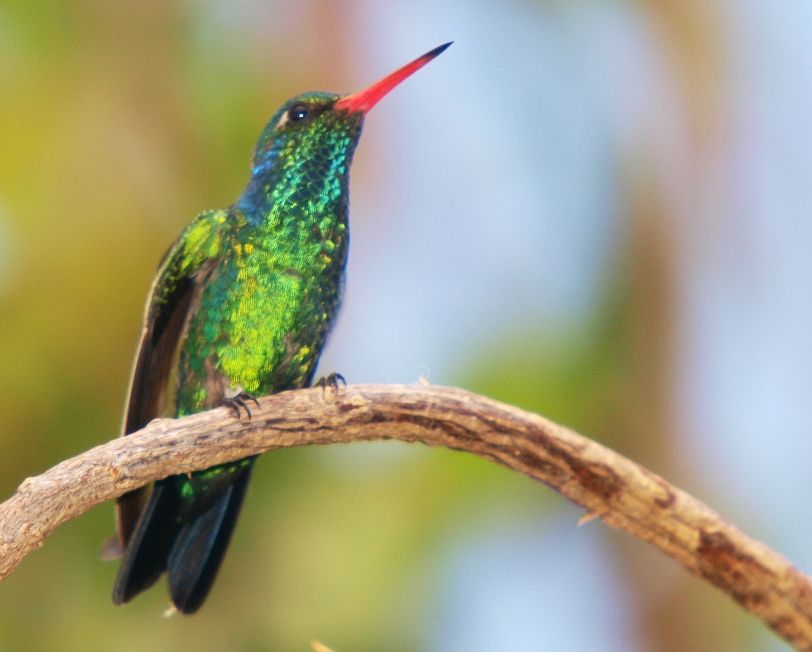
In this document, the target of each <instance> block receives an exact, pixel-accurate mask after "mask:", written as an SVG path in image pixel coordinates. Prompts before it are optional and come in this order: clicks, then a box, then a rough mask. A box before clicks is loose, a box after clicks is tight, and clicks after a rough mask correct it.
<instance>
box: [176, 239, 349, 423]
mask: <svg viewBox="0 0 812 652" xmlns="http://www.w3.org/2000/svg"><path fill="white" fill-rule="evenodd" d="M338 244H339V245H341V246H340V247H339V246H336V243H335V242H332V241H328V243H327V244H325V243H324V241H321V242H320V241H318V240H316V239H315V238H314V239H313V240H312V241H309V240H308V239H304V240H303V241H301V242H299V243H297V246H295V247H292V246H284V247H283V246H278V245H277V246H268V245H267V243H261V242H259V243H257V242H255V241H252V240H246V241H244V242H238V241H235V242H233V243H232V244H231V250H230V252H229V255H227V256H224V257H223V259H222V261H221V263H220V264H219V265H218V267H217V268H216V269H215V270H213V272H212V273H211V275H210V276H209V278H208V279H207V280H206V283H205V287H204V289H203V290H202V292H201V293H200V297H199V302H198V305H197V306H196V307H195V309H194V310H193V311H192V314H191V318H190V321H189V325H188V329H187V336H186V338H185V342H184V344H183V347H182V350H181V359H180V374H179V378H178V407H179V409H181V410H184V409H185V410H188V411H192V410H194V409H202V408H204V407H211V406H214V405H217V404H219V403H220V402H221V401H222V399H223V397H224V396H227V395H228V394H229V393H230V392H232V391H234V390H244V391H247V392H250V393H255V394H264V393H270V392H275V391H281V390H283V389H288V388H293V387H300V386H303V385H305V384H307V383H308V382H309V380H310V377H311V376H312V373H313V369H314V367H315V364H316V361H317V360H318V356H319V354H320V353H321V349H322V346H323V344H324V340H325V339H326V336H327V332H328V331H329V328H330V326H331V324H332V322H333V319H334V317H335V313H336V311H337V308H338V304H339V301H340V294H341V286H342V283H343V271H344V263H345V256H346V253H345V251H343V250H342V249H344V243H343V239H342V242H340V243H338Z"/></svg>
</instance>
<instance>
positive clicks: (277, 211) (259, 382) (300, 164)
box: [113, 43, 451, 614]
mask: <svg viewBox="0 0 812 652" xmlns="http://www.w3.org/2000/svg"><path fill="white" fill-rule="evenodd" d="M449 45H451V43H446V44H444V45H441V46H439V47H436V48H434V49H433V50H431V51H429V52H427V53H426V54H424V55H422V56H420V57H418V58H417V59H415V60H414V61H412V62H411V63H408V64H406V65H405V66H403V67H401V68H399V69H398V70H396V71H394V72H392V73H391V74H389V75H387V76H386V77H384V78H383V79H381V80H380V81H378V82H376V83H375V84H372V85H371V86H369V87H368V88H366V89H365V90H362V91H360V92H357V93H353V94H351V95H345V96H340V95H336V94H334V93H324V92H317V93H304V94H302V95H297V96H296V97H293V98H292V99H290V100H288V101H287V102H285V103H284V104H283V105H282V106H281V107H280V108H279V110H278V111H277V112H276V113H275V114H274V115H273V117H272V118H271V119H270V121H269V122H268V124H267V125H266V126H265V128H264V130H263V131H262V133H261V135H260V137H259V140H258V142H257V145H256V149H255V152H254V156H253V161H252V165H251V176H250V179H249V181H248V185H247V186H246V187H245V190H244V191H243V192H242V194H241V195H240V196H239V198H238V199H237V200H236V201H235V202H234V203H233V204H232V205H231V206H229V207H228V208H226V209H222V210H210V211H205V212H203V213H201V214H200V215H198V216H197V217H196V218H195V219H194V220H192V222H191V223H190V224H189V225H188V226H187V227H186V228H185V229H184V230H183V232H182V233H181V234H180V236H179V237H178V239H177V240H176V241H175V242H174V244H173V245H172V246H171V247H170V248H169V251H168V252H167V253H166V255H165V256H164V258H163V260H162V262H161V263H160V266H159V269H158V272H157V275H156V277H155V280H154V281H153V283H152V287H151V289H150V292H149V296H148V299H147V304H146V310H145V316H144V325H143V329H142V332H141V337H140V341H139V344H138V348H137V351H136V355H135V363H134V365H133V371H132V376H131V378H130V386H129V393H128V400H127V404H126V408H125V412H124V419H123V427H122V431H123V434H124V435H127V434H129V433H132V432H135V431H136V430H139V429H141V428H143V427H144V426H145V425H146V424H147V423H149V422H150V421H151V420H152V419H154V418H156V417H160V416H165V415H166V414H167V413H170V414H173V415H174V416H177V417H182V416H185V415H188V414H192V413H195V412H200V411H203V410H208V409H211V408H214V407H217V406H221V405H230V406H231V407H232V408H233V409H234V410H235V411H236V416H237V418H239V417H240V414H241V413H240V408H243V409H244V410H245V412H246V413H247V417H248V418H250V416H251V413H250V409H249V402H250V401H255V400H256V399H255V398H254V397H255V396H259V395H263V394H271V393H275V392H281V391H283V390H290V389H297V388H301V387H307V386H310V385H311V384H312V382H313V376H314V372H315V368H316V363H317V361H318V359H319V356H320V354H321V350H322V348H323V346H324V343H325V340H326V338H327V335H328V333H329V331H330V329H331V327H332V325H333V321H334V319H335V316H336V312H337V310H338V307H339V304H340V302H341V294H342V289H343V284H344V273H345V268H346V263H347V245H348V236H349V229H348V207H349V192H348V186H349V171H350V164H351V162H352V157H353V153H354V151H355V147H356V145H357V144H358V139H359V137H360V136H361V128H362V126H363V122H364V118H365V116H366V114H367V113H368V112H369V110H370V109H371V108H372V107H373V106H375V104H377V103H378V101H379V100H381V98H383V97H384V95H386V94H387V93H388V92H389V91H391V90H392V89H393V88H394V87H395V86H397V85H398V84H400V83H401V82H402V81H403V80H404V79H406V78H407V77H409V76H410V75H411V74H412V73H414V72H415V71H417V70H418V69H420V68H422V67H423V66H424V65H426V64H427V63H428V62H429V61H431V60H432V59H434V58H435V57H437V56H438V55H439V54H440V53H441V52H443V51H444V50H445V49H446V48H447V47H448V46H449ZM254 460H255V457H248V458H245V459H242V460H239V461H236V462H231V463H228V464H221V465H217V466H213V467H211V468H209V469H206V470H203V471H197V472H194V473H190V474H183V475H174V476H170V477H168V478H166V479H164V480H160V481H158V482H156V483H155V484H154V485H153V487H152V491H151V492H148V491H147V489H146V488H142V489H139V490H136V491H132V492H129V493H127V494H125V495H123V496H122V497H121V498H119V500H118V502H117V505H116V531H117V537H116V539H117V541H116V544H117V548H118V550H119V551H123V552H122V553H121V554H122V555H123V559H122V562H121V566H120V568H119V571H118V575H117V577H116V580H115V585H114V587H113V602H114V603H116V604H121V603H124V602H127V601H129V600H130V599H131V598H133V597H134V596H135V595H137V594H138V593H140V592H142V591H144V590H145V589H147V588H149V587H150V586H151V585H152V584H153V583H155V581H156V580H157V579H158V578H159V577H160V576H161V575H162V574H163V573H164V572H166V573H167V576H168V580H169V593H170V596H171V599H172V603H173V604H174V607H175V609H176V610H177V611H180V612H181V613H185V614H190V613H194V612H195V611H197V610H198V609H199V608H200V606H201V605H202V604H203V602H204V600H205V599H206V596H207V595H208V593H209V590H210V589H211V587H212V584H213V582H214V579H215V576H216V575H217V570H218V568H219V566H220V564H221V562H222V560H223V557H224V555H225V552H226V549H227V547H228V543H229V540H230V539H231V535H232V532H233V530H234V526H235V524H236V522H237V515H238V514H239V511H240V506H241V504H242V501H243V497H244V496H245V490H246V486H247V485H248V480H249V478H250V476H251V469H252V466H253V463H254Z"/></svg>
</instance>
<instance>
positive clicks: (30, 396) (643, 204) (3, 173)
mask: <svg viewBox="0 0 812 652" xmlns="http://www.w3.org/2000/svg"><path fill="white" fill-rule="evenodd" d="M810 24H812V4H810V3H809V2H804V1H803V0H787V1H783V2H768V1H767V0H757V1H754V2H743V1H740V2H735V1H733V0H681V1H674V0H647V1H639V0H638V1H633V0H626V1H622V0H615V1H613V2H601V1H598V0H581V1H579V2H563V1H561V0H559V1H553V0H549V1H546V2H545V1H533V2H531V1H529V0H528V1H523V2H522V1H518V0H513V1H509V2H502V3H485V2H470V1H463V0H451V1H449V2H445V3H435V2H427V1H425V0H415V1H413V2H409V3H394V2H380V1H373V0H354V1H352V2H343V3H328V2H317V1H315V0H300V1H299V2H296V3H291V2H270V1H268V2H265V1H260V0H252V1H246V2H226V1H225V0H207V1H203V2H179V1H168V0H153V1H152V2H148V3H144V2H136V1H135V0H126V1H123V2H117V3H109V2H104V1H102V0H89V1H87V2H83V3H71V2H54V1H47V0H44V1H41V2H37V3H31V2H28V1H27V0H0V314H2V319H0V341H2V343H3V344H2V355H0V412H2V414H3V417H4V419H3V428H2V431H1V432H0V445H2V450H3V455H2V456H1V457H0V490H1V491H0V495H2V496H7V495H9V494H11V492H13V491H14V489H15V487H16V486H17V485H18V483H19V482H20V481H21V480H22V479H23V478H24V477H26V476H28V475H32V474H36V473H39V472H41V471H43V470H45V469H46V468H48V467H50V466H52V465H53V464H55V463H57V462H58V461H60V460H62V459H64V458H66V457H68V456H71V455H74V454H76V453H79V452H81V451H83V450H85V449H87V448H89V447H91V446H93V445H95V444H97V443H100V442H103V441H105V440H108V439H110V438H111V437H113V436H115V434H116V433H117V430H118V426H119V420H120V413H121V410H122V405H123V401H124V394H125V389H126V384H127V378H128V374H129V369H130V364H131V359H132V353H133V348H134V346H135V342H136V338H137V335H138V331H139V328H140V321H141V312H142V306H143V302H144V299H145V296H146V292H147V289H148V287H149V284H150V281H151V279H152V276H153V273H154V271H155V269H156V265H157V262H158V260H159V258H160V257H161V255H162V254H163V252H164V250H165V249H166V247H167V246H168V245H169V243H170V242H171V241H172V240H173V239H174V238H175V236H176V235H177V234H178V232H179V231H180V229H181V228H182V227H183V226H184V225H185V224H186V223H187V222H188V221H189V220H190V219H191V218H192V217H193V216H194V215H195V214H196V213H197V212H199V211H201V210H203V209H206V208H212V207H222V206H226V205H228V204H229V203H231V202H232V201H233V200H234V199H235V198H236V196H237V195H238V193H239V192H240V191H241V189H242V187H243V185H244V184H245V182H246V180H247V174H248V162H249V159H250V155H251V151H252V147H253V143H254V140H255V138H256V137H257V135H258V134H259V132H260V130H261V129H262V127H263V125H264V122H265V120H267V119H268V117H269V116H270V115H271V114H272V113H273V112H274V110H275V109H276V108H277V106H278V105H279V104H281V102H283V101H284V100H285V99H287V98H288V97H290V96H292V95H294V94H296V93H299V92H302V91H305V90H325V91H336V92H350V91H354V90H358V89H360V88H362V87H364V86H366V85H367V84H369V83H370V82H372V81H374V80H376V79H378V78H379V77H381V76H382V75H384V74H385V73H387V72H389V71H390V70H393V69H394V68H395V67H397V66H399V65H401V64H403V63H405V62H407V61H409V60H411V59H412V58H414V57H415V56H417V55H419V54H421V53H423V52H425V51H426V50H428V49H430V48H432V47H434V46H435V45H438V44H440V43H443V42H445V41H448V40H451V39H454V40H455V41H456V42H455V44H454V46H453V47H452V48H451V49H449V50H448V51H447V52H446V53H445V54H443V55H442V57H440V58H439V59H437V60H436V61H435V62H434V63H432V64H431V65H430V66H428V67H427V68H426V69H424V70H422V71H420V73H418V74H417V75H415V77H413V78H411V79H410V80H409V81H408V82H406V83H405V84H404V85H403V86H401V87H400V88H398V89H397V90H396V91H395V92H394V93H392V94H391V95H390V96H389V97H387V98H386V100H385V101H383V102H382V103H381V104H380V105H379V106H378V107H376V108H375V110H374V111H373V112H372V113H371V115H370V116H369V118H368V120H367V123H366V127H365V133H364V136H363V138H362V140H361V144H360V146H359V149H358V151H357V153H356V158H355V164H354V168H353V174H352V202H351V204H352V220H351V221H352V246H351V253H350V265H349V278H348V285H347V292H346V301H345V305H344V309H343V312H342V314H341V317H340V320H339V322H338V325H337V328H336V331H335V334H334V337H333V338H332V340H331V342H330V344H329V346H328V350H327V351H326V353H325V355H324V357H323V359H322V367H321V369H322V370H323V371H324V372H329V371H333V370H335V371H340V372H341V373H342V374H344V375H345V376H346V377H347V379H348V380H349V381H350V382H398V383H401V382H405V383H408V382H414V381H417V379H418V378H419V377H420V376H421V375H424V376H427V377H428V378H429V380H430V381H431V382H433V383H437V384H450V385H459V386H461V387H464V388H467V389H470V390H473V391H477V392H481V393H484V394H487V395H489V396H492V397H494V398H497V399H500V400H504V401H507V402H510V403H513V404H516V405H519V406H521V407H524V408H528V409H531V410H535V411H538V412H540V413H542V414H544V415H546V416H548V417H551V418H553V419H556V420H559V421H562V422H564V423H566V424H568V425H570V426H572V427H574V428H576V429H578V430H580V431H581V432H583V433H585V434H588V435H590V436H592V437H594V438H595V439H597V440H598V441H601V442H603V443H605V444H607V445H609V446H612V447H614V448H616V449H617V450H619V451H621V452H622V453H624V454H626V455H628V456H629V457H631V458H633V459H635V460H637V461H639V462H641V463H642V464H644V465H646V466H648V467H649V468H651V469H653V470H654V471H656V472H658V473H660V474H662V475H664V476H666V477H667V478H668V479H670V480H671V481H673V482H675V483H676V484H678V485H679V486H681V487H682V488H684V489H686V490H687V491H689V492H691V493H693V494H694V495H696V496H697V497H699V498H700V499H702V500H705V501H706V502H708V503H709V504H710V505H712V506H713V507H715V508H716V509H718V510H719V511H720V512H721V513H722V514H723V515H724V516H726V517H727V518H729V519H731V520H732V521H734V522H735V523H737V524H738V525H739V526H740V527H742V528H743V529H744V530H745V531H746V532H748V533H749V534H751V535H753V536H755V537H757V538H760V539H763V540H764V541H765V542H766V543H768V544H769V545H771V546H773V547H775V548H776V549H778V550H779V551H781V552H783V553H784V554H786V555H787V556H788V557H789V558H790V559H792V560H793V562H795V563H796V564H797V565H798V566H799V567H801V568H802V569H805V570H807V571H809V570H812V527H810V523H809V519H810V514H812V477H811V476H810V473H809V470H808V469H809V462H810V460H812V425H810V419H809V410H808V406H809V404H810V399H812V376H810V374H809V369H810V367H812V347H811V346H810V344H809V334H810V333H811V332H812V312H811V311H810V307H809V302H808V301H807V299H804V297H805V296H807V295H808V279H809V278H810V276H812V256H810V254H809V251H810V244H812V220H810V219H809V216H810V211H812V127H810V115H812V73H810V70H812V46H810V41H809V35H808V26H809V25H810ZM804 279H807V280H806V281H805V280H804ZM580 515H581V512H580V511H579V510H578V509H576V508H575V507H573V506H572V505H570V504H568V503H567V502H565V501H564V500H563V499H562V498H560V497H559V496H558V495H556V494H554V493H553V492H551V491H550V490H548V489H547V488H545V487H543V486H541V485H537V484H535V483H533V482H531V481H530V480H528V479H526V478H524V477H521V476H519V475H516V474H513V473H510V472H508V471H506V470H504V469H502V468H499V467H497V466H495V465H493V464H490V463H487V462H485V461H482V460H479V459H476V458H474V457H471V456H467V455H463V454H459V453H451V452H448V451H443V450H429V449H427V448H423V447H421V446H418V445H412V446H407V445H400V444H396V443H386V444H383V443H381V444H369V445H353V446H347V447H334V448H323V449H309V450H304V449H302V450H290V451H280V452H278V453H274V454H272V455H266V456H264V457H263V458H262V459H261V461H260V462H259V464H258V466H257V470H256V471H255V474H254V479H253V481H252V485H251V487H250V489H249V496H248V500H247V501H246V505H245V508H244V510H243V514H242V517H241V522H240V525H239V526H238V528H237V533H236V536H235V539H234V541H233V543H232V545H231V549H230V553H229V555H228V556H227V558H226V561H225V563H224V566H223V568H222V570H221V573H220V576H219V579H218V581H217V583H216V584H215V587H214V590H213V592H212V594H211V596H210V598H209V600H208V602H207V604H206V605H205V607H204V609H203V610H202V612H200V614H199V615H197V616H195V617H193V618H188V619H187V618H180V617H175V618H171V619H165V618H162V617H161V614H162V612H163V610H164V608H165V607H166V606H167V604H168V599H167V595H166V591H165V587H164V582H163V581H161V582H160V583H159V586H156V587H155V588H154V589H153V590H152V591H150V592H148V593H146V594H144V595H142V596H140V597H139V598H138V599H137V600H135V601H134V602H132V603H131V604H129V605H127V606H125V607H114V606H113V605H112V604H111V603H110V592H111V587H112V582H113V578H114V575H115V572H116V564H111V563H102V562H100V561H99V560H98V549H99V545H100V544H101V542H102V541H103V540H104V539H105V538H106V537H107V536H108V535H109V534H110V533H111V529H112V505H111V504H106V505H102V506H99V507H97V508H95V509H93V510H92V511H91V512H90V513H88V514H87V515H85V516H84V517H82V518H80V519H78V520H75V521H72V522H70V523H68V524H67V525H65V526H64V527H62V528H61V529H60V530H58V531H57V532H56V533H55V534H54V536H53V537H52V538H51V539H49V540H48V542H47V543H46V545H45V546H44V547H43V548H42V549H41V550H39V551H37V552H35V553H33V554H32V555H31V556H30V557H28V558H27V559H26V560H25V561H24V562H23V563H22V565H21V566H20V567H19V569H18V570H17V571H16V572H15V573H14V574H13V575H12V576H11V577H10V578H9V579H8V580H7V581H5V582H4V583H3V585H2V587H0V649H2V650H53V649H60V650H87V649H102V648H103V649H107V650H139V651H140V650H144V649H148V650H151V651H152V652H160V651H163V650H178V649H196V650H201V651H202V650H223V649H229V650H306V649H309V648H308V645H309V643H308V642H309V641H310V640H311V639H319V640H321V641H323V642H324V643H326V644H328V645H330V646H332V647H334V648H335V649H336V650H337V651H338V652H348V651H350V650H353V651H359V650H360V651H365V650H369V651H374V650H438V651H440V650H443V651H445V650H465V651H466V652H474V651H480V650H482V651H489V650H546V649H549V650H574V651H579V650H586V651H589V650H618V651H621V650H622V651H628V650H641V651H642V650H658V651H660V650H664V651H675V652H676V651H685V650H691V651H704V650H708V651H718V650H744V651H756V650H782V649H786V648H785V646H784V645H783V644H782V643H781V642H780V641H779V640H778V639H777V638H776V637H775V636H773V635H772V634H771V633H770V632H769V631H767V630H766V629H765V628H764V627H763V626H762V625H761V624H760V623H759V622H757V621H756V620H755V619H753V618H751V617H749V616H747V615H745V614H744V613H743V612H742V611H741V610H740V609H739V608H738V607H737V606H736V605H734V604H733V603H732V602H731V601H730V600H729V599H728V598H727V597H725V596H723V595H722V594H721V593H718V592H717V591H716V590H715V589H713V588H711V587H710V586H709V585H707V584H704V583H702V582H700V581H699V580H697V579H695V578H693V577H692V576H689V575H687V574H686V573H685V572H684V571H683V570H682V569H681V568H679V567H678V566H677V565H676V564H675V563H674V562H672V561H671V560H669V559H667V558H665V557H664V556H662V555H661V554H660V553H658V552H657V551H655V550H653V549H650V548H649V547H648V546H646V545H644V544H642V543H640V542H638V541H635V540H632V539H631V538H630V537H628V536H626V535H623V534H620V533H617V532H614V531H611V530H609V529H608V528H607V527H605V526H604V525H602V524H601V523H600V522H598V521H593V522H591V523H589V524H588V525H585V526H582V527H576V520H577V519H578V517H579V516H580Z"/></svg>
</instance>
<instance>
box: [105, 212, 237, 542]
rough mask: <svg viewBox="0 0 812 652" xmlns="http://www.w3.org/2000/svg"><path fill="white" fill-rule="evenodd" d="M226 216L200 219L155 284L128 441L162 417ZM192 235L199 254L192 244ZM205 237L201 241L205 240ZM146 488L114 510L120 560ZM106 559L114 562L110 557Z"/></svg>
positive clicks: (134, 380)
mask: <svg viewBox="0 0 812 652" xmlns="http://www.w3.org/2000/svg"><path fill="white" fill-rule="evenodd" d="M225 216H226V213H225V211H210V212H206V213H202V214H201V215H199V216H198V217H197V218H195V220H194V221H193V222H192V223H191V224H190V225H189V226H188V227H187V229H186V231H185V232H184V233H183V234H182V235H181V237H179V238H178V239H177V240H176V241H175V242H174V244H173V245H172V246H171V247H170V248H169V251H168V252H167V253H166V255H165V256H164V258H163V260H162V261H161V264H160V266H159V268H158V273H157V275H156V278H155V282H154V283H153V284H152V287H151V288H150V293H149V299H148V301H147V310H146V315H145V317H144V328H143V331H142V333H141V339H140V341H139V344H138V350H137V352H136V355H135V364H134V365H133V373H132V376H131V378H130V388H129V393H128V400H127V407H126V409H125V411H124V423H123V426H122V435H128V434H130V433H131V432H135V431H136V430H139V429H141V428H143V427H144V426H145V425H147V424H148V423H149V422H150V421H152V419H155V418H157V417H160V416H163V414H164V407H165V403H166V400H167V396H168V389H169V388H168V384H169V380H170V378H171V375H172V366H173V364H174V362H175V360H176V353H177V349H178V345H179V343H180V340H181V339H182V338H183V334H184V331H185V328H186V324H187V322H188V319H189V315H190V313H191V311H192V310H193V309H194V305H195V304H196V301H197V298H199V296H200V292H201V291H202V287H203V285H204V283H205V279H206V277H207V276H208V274H209V273H210V272H211V270H212V269H214V267H215V266H216V265H217V263H218V261H219V259H218V258H216V257H213V256H212V255H210V252H211V251H212V250H216V247H213V246H212V242H214V240H215V239H219V237H220V234H221V228H222V226H223V224H224V223H225ZM190 234H191V235H194V236H195V237H194V238H193V240H194V242H195V243H196V245H197V248H196V249H194V250H190V245H189V244H188V242H189V240H190V238H188V237H185V236H188V235H190ZM201 234H202V236H201ZM147 493H148V490H147V489H146V488H142V489H136V490H135V491H131V492H129V493H126V494H124V495H123V496H121V497H120V498H119V499H118V501H117V504H116V532H117V535H118V536H117V539H118V541H117V545H116V546H110V547H111V548H117V549H118V553H119V556H120V555H121V554H122V553H123V551H124V549H125V548H126V547H127V544H128V542H129V540H130V537H131V536H132V534H133V531H134V529H135V526H136V523H137V522H138V518H139V516H140V515H141V513H142V512H143V511H144V509H145V505H146V502H147V500H146V499H147ZM107 556H114V553H110V552H109V551H108V553H107Z"/></svg>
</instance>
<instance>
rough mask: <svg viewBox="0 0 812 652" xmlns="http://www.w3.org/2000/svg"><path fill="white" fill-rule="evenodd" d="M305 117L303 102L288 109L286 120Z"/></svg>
mask: <svg viewBox="0 0 812 652" xmlns="http://www.w3.org/2000/svg"><path fill="white" fill-rule="evenodd" d="M306 117H307V107H306V106H305V105H304V104H297V105H296V106H294V107H291V108H290V109H289V110H288V121H289V122H299V121H301V120H304V119H305V118H306Z"/></svg>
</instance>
